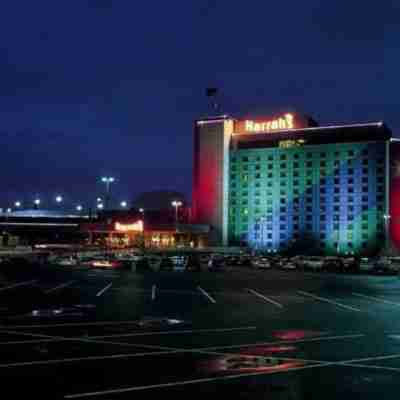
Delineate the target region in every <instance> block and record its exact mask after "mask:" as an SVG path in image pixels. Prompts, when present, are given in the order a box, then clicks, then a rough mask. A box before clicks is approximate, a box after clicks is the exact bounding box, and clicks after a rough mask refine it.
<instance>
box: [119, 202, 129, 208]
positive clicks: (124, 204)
mask: <svg viewBox="0 0 400 400" xmlns="http://www.w3.org/2000/svg"><path fill="white" fill-rule="evenodd" d="M120 205H121V207H122V208H126V206H127V205H128V203H127V202H126V201H121V203H120Z"/></svg>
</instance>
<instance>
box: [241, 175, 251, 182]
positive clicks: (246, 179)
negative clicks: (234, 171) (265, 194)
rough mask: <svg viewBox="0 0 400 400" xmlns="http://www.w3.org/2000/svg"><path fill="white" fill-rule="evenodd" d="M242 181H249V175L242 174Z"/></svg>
mask: <svg viewBox="0 0 400 400" xmlns="http://www.w3.org/2000/svg"><path fill="white" fill-rule="evenodd" d="M242 179H243V180H244V181H245V182H247V181H248V180H249V175H248V174H242Z"/></svg>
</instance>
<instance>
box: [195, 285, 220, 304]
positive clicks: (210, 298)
mask: <svg viewBox="0 0 400 400" xmlns="http://www.w3.org/2000/svg"><path fill="white" fill-rule="evenodd" d="M197 289H198V290H199V291H200V292H201V293H202V294H203V295H204V296H205V297H207V299H208V300H210V302H211V303H213V304H215V303H216V300H215V299H214V298H212V297H211V296H210V295H209V294H208V293H207V292H206V291H205V290H204V289H202V288H201V287H200V286H197Z"/></svg>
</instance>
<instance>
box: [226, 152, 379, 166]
mask: <svg viewBox="0 0 400 400" xmlns="http://www.w3.org/2000/svg"><path fill="white" fill-rule="evenodd" d="M279 153H282V152H281V151H280V152H279ZM304 154H305V157H306V158H308V159H310V158H313V157H319V158H326V157H330V158H332V157H334V158H338V157H339V158H340V159H342V158H343V157H355V156H356V154H357V155H361V156H364V157H365V156H368V155H372V152H371V153H369V152H368V149H363V150H362V151H361V152H356V151H355V150H347V151H342V152H340V151H334V152H330V153H327V152H324V151H322V152H317V151H314V152H306V153H302V154H299V153H294V154H292V156H293V158H294V159H295V160H299V159H300V158H301V156H302V155H304ZM374 154H376V153H374ZM289 158H290V157H288V154H284V153H283V154H276V155H275V157H274V155H273V154H269V155H268V156H267V160H268V161H274V159H276V160H278V159H279V160H281V161H284V160H288V159H289ZM379 159H382V155H381V154H380V158H379ZM240 160H241V161H242V162H249V161H253V160H250V157H248V156H242V157H241V158H240ZM236 161H239V157H237V156H236V155H232V156H231V162H232V163H235V162H236ZM254 161H256V162H257V161H261V156H255V157H254Z"/></svg>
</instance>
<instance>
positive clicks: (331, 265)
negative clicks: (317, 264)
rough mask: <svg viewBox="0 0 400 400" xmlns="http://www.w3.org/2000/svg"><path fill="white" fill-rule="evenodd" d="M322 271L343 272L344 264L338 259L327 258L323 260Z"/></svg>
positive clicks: (335, 257)
mask: <svg viewBox="0 0 400 400" xmlns="http://www.w3.org/2000/svg"><path fill="white" fill-rule="evenodd" d="M323 269H324V270H325V271H328V272H343V270H344V264H343V261H342V259H341V258H340V257H337V256H327V257H325V259H324V264H323Z"/></svg>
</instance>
